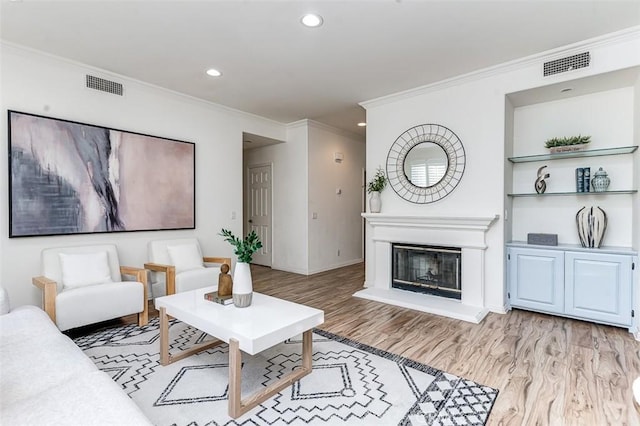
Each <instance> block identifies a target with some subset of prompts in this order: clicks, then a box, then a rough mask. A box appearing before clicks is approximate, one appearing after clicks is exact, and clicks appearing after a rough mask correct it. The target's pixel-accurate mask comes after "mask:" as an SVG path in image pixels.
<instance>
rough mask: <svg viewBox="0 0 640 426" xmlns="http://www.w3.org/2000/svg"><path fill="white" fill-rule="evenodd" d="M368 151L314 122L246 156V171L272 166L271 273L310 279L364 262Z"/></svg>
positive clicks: (289, 128)
mask: <svg viewBox="0 0 640 426" xmlns="http://www.w3.org/2000/svg"><path fill="white" fill-rule="evenodd" d="M364 151H365V145H364V143H363V142H361V141H358V140H357V138H356V137H352V136H349V135H346V134H345V133H344V132H341V131H340V130H338V129H334V128H332V127H329V126H326V125H323V124H320V123H316V122H313V121H310V120H301V121H298V122H295V123H291V124H289V125H288V126H287V139H286V142H284V143H280V144H275V145H269V146H266V147H262V148H256V149H249V150H247V151H245V169H246V168H247V167H249V166H250V165H260V164H272V165H273V180H272V182H273V188H272V192H273V264H272V267H273V269H279V270H282V271H288V272H295V273H299V274H304V275H309V274H314V273H317V272H320V271H326V270H330V269H335V268H338V267H341V266H345V265H350V264H353V263H357V262H361V261H362V226H361V224H362V222H361V217H360V212H361V207H362V182H361V181H362V178H361V173H362V168H363V167H364V164H365V162H364ZM335 152H342V153H343V154H344V160H343V162H342V163H336V162H335V161H334V160H333V158H334V153H335ZM337 188H340V189H342V194H341V195H336V189H337ZM314 212H315V213H316V214H317V219H313V213H314ZM338 249H339V250H340V255H339V256H338V254H337V252H338Z"/></svg>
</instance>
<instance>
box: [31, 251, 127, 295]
mask: <svg viewBox="0 0 640 426" xmlns="http://www.w3.org/2000/svg"><path fill="white" fill-rule="evenodd" d="M101 251H104V252H107V257H108V259H109V270H110V271H111V281H114V282H117V281H122V275H121V274H120V261H119V260H118V251H117V249H116V246H115V245H113V244H100V245H90V246H76V247H55V248H48V249H44V250H42V275H43V276H45V277H47V278H49V279H50V280H53V281H55V282H56V284H57V290H58V293H60V292H61V291H63V290H64V287H63V285H62V265H61V262H60V256H59V254H60V253H65V254H82V253H95V252H101Z"/></svg>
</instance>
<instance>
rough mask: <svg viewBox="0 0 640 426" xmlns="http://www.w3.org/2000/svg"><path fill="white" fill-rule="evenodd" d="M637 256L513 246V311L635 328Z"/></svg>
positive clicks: (510, 268) (509, 248)
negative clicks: (521, 310) (634, 296)
mask: <svg viewBox="0 0 640 426" xmlns="http://www.w3.org/2000/svg"><path fill="white" fill-rule="evenodd" d="M637 262H638V260H637V255H636V253H635V252H631V251H628V252H624V251H623V250H593V249H591V250H587V249H581V248H579V247H571V246H558V247H549V248H545V247H542V246H530V245H527V244H519V243H510V244H508V245H507V280H508V285H509V293H508V295H509V300H510V304H511V307H514V308H522V309H529V310H533V311H539V312H546V313H550V314H556V315H562V316H568V317H572V318H577V319H583V320H588V321H594V322H599V323H604V324H610V325H616V326H621V327H629V328H630V327H631V326H632V321H633V320H632V316H633V312H632V310H633V293H634V289H633V272H634V271H635V265H636V264H637Z"/></svg>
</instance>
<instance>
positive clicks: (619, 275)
mask: <svg viewBox="0 0 640 426" xmlns="http://www.w3.org/2000/svg"><path fill="white" fill-rule="evenodd" d="M564 267H565V270H564V277H565V279H564V283H565V285H564V291H565V299H564V300H565V304H564V306H565V312H566V314H567V315H571V316H574V317H580V318H588V319H592V320H594V321H598V322H604V323H608V324H620V325H624V326H628V325H631V309H632V308H631V306H632V303H631V302H632V281H631V271H632V268H633V267H634V265H633V262H632V258H631V256H623V255H615V254H601V253H580V252H571V251H568V252H566V253H565V256H564Z"/></svg>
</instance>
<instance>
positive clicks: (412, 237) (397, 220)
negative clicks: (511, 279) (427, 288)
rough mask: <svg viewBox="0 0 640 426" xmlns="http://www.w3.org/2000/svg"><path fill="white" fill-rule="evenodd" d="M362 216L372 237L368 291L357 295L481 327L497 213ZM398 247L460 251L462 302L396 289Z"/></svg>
mask: <svg viewBox="0 0 640 426" xmlns="http://www.w3.org/2000/svg"><path fill="white" fill-rule="evenodd" d="M362 216H363V217H364V218H365V219H366V221H367V235H368V236H369V237H368V241H367V250H368V252H367V263H366V265H365V288H364V289H363V290H360V291H358V292H356V293H355V294H354V296H356V297H361V298H364V299H369V300H375V301H378V302H383V303H389V304H392V305H397V306H402V307H405V308H410V309H415V310H419V311H423V312H429V313H432V314H437V315H442V316H446V317H450V318H456V319H461V320H465V321H469V322H473V323H476V324H477V323H479V322H480V321H482V319H483V318H484V317H485V316H486V314H487V312H488V309H487V308H486V307H485V303H484V287H485V282H484V270H485V267H484V263H485V260H484V254H485V250H486V249H487V245H486V241H485V237H486V232H487V231H488V230H489V228H490V227H491V225H492V224H493V223H495V222H496V220H497V218H498V216H497V215H495V216H488V217H469V216H464V217H463V216H455V217H441V216H404V215H388V214H382V213H362ZM394 243H396V244H410V245H433V246H438V247H445V248H460V251H461V254H460V256H461V268H460V274H461V295H460V296H461V297H460V300H455V299H451V298H446V297H440V296H436V295H431V294H420V293H414V292H410V291H404V290H399V289H395V288H393V287H392V283H391V277H392V265H391V264H392V262H391V256H392V245H393V244H394Z"/></svg>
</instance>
